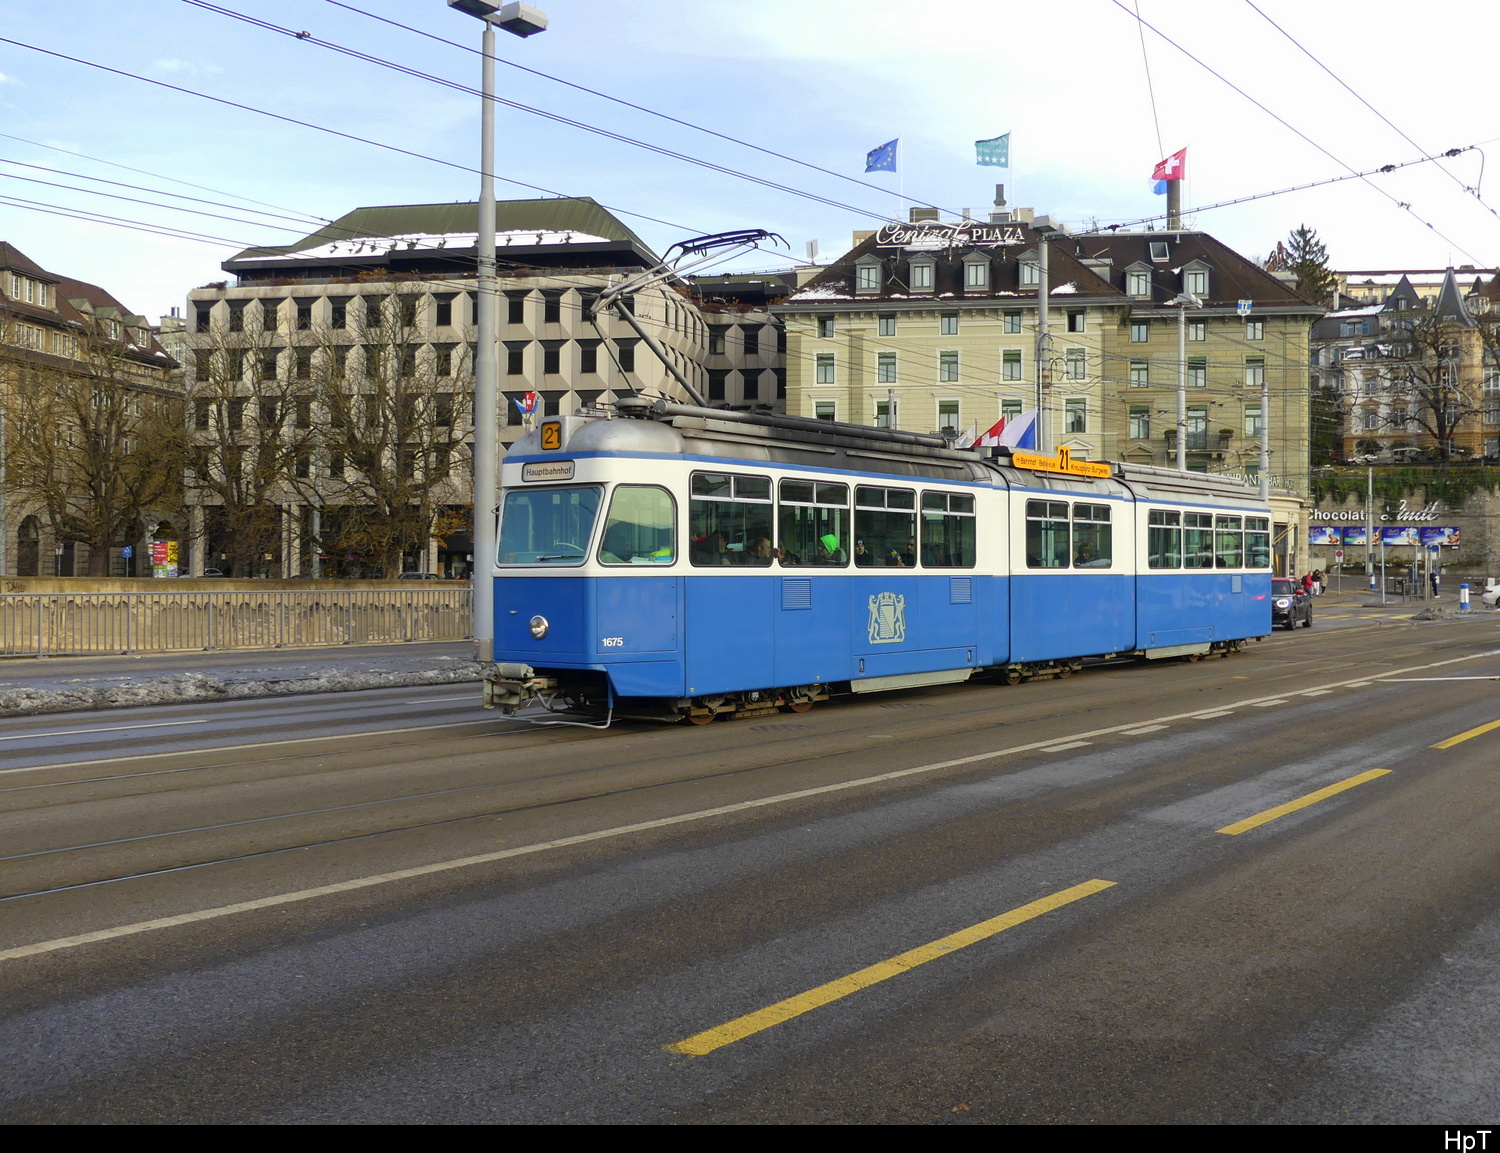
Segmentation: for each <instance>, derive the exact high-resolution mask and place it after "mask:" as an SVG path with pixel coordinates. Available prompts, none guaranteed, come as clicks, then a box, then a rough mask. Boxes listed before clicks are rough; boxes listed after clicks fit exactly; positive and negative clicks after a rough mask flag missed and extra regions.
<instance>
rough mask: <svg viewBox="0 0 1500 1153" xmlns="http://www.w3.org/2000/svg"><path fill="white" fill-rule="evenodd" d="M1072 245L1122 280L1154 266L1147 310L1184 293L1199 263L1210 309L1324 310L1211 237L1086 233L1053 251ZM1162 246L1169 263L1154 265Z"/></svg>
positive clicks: (1205, 300) (1204, 235) (1157, 261)
mask: <svg viewBox="0 0 1500 1153" xmlns="http://www.w3.org/2000/svg"><path fill="white" fill-rule="evenodd" d="M1070 240H1071V241H1074V242H1076V244H1077V246H1078V249H1079V252H1080V254H1081V255H1082V256H1083V257H1084V258H1094V259H1098V258H1104V259H1108V260H1110V261H1112V262H1113V266H1114V269H1115V270H1116V271H1115V276H1116V277H1117V278H1119V277H1121V275H1122V272H1123V270H1124V269H1125V268H1126V267H1127V266H1129V265H1133V264H1147V265H1149V266H1150V267H1151V268H1152V269H1153V274H1152V278H1151V297H1152V300H1151V303H1149V304H1146V307H1161V306H1162V305H1165V304H1166V303H1167V302H1168V301H1170V300H1171V299H1172V298H1173V297H1174V296H1176V295H1177V294H1178V292H1180V291H1181V288H1180V287H1179V286H1180V283H1181V281H1180V276H1179V274H1180V273H1181V272H1182V270H1183V269H1184V268H1186V267H1187V266H1188V265H1189V264H1191V263H1192V262H1193V261H1195V260H1197V261H1202V262H1203V263H1204V264H1206V265H1208V268H1209V273H1210V275H1209V278H1208V295H1207V296H1206V297H1204V300H1203V303H1204V304H1205V305H1206V306H1207V307H1209V308H1230V307H1234V306H1236V305H1237V304H1238V303H1239V302H1240V301H1241V300H1249V301H1252V302H1253V303H1254V305H1256V306H1258V307H1260V308H1263V309H1264V308H1278V309H1296V310H1299V311H1306V312H1322V311H1323V306H1322V305H1319V304H1315V303H1314V302H1312V301H1310V300H1308V299H1307V298H1306V297H1303V296H1301V295H1299V294H1298V293H1297V290H1296V289H1295V288H1293V287H1292V286H1291V285H1290V284H1287V283H1286V282H1285V281H1283V280H1281V279H1280V278H1279V277H1277V276H1275V275H1273V274H1272V273H1269V272H1267V271H1266V270H1265V269H1263V268H1261V267H1260V266H1259V265H1257V264H1256V263H1255V262H1254V261H1253V260H1250V259H1249V258H1247V257H1244V256H1241V255H1240V254H1239V253H1238V252H1236V251H1235V250H1234V249H1232V248H1230V247H1229V246H1228V245H1227V244H1225V243H1224V242H1223V241H1221V240H1218V239H1217V238H1215V237H1213V236H1211V235H1209V234H1208V233H1207V232H1087V233H1082V234H1080V235H1078V236H1073V237H1067V238H1064V240H1062V241H1061V242H1059V244H1058V245H1054V251H1056V248H1057V247H1059V246H1061V245H1066V244H1067V243H1068V241H1070ZM1162 243H1165V244H1166V245H1167V259H1166V260H1164V261H1161V260H1156V261H1154V260H1152V259H1151V246H1152V245H1153V244H1162ZM1121 283H1122V285H1123V280H1121ZM1141 303H1145V302H1141Z"/></svg>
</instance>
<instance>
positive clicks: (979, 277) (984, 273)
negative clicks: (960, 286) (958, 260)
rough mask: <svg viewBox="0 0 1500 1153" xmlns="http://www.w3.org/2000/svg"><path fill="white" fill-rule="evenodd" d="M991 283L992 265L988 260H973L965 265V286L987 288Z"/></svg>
mask: <svg viewBox="0 0 1500 1153" xmlns="http://www.w3.org/2000/svg"><path fill="white" fill-rule="evenodd" d="M989 283H990V266H989V264H988V263H986V262H982V261H978V260H971V261H969V263H967V264H965V265H964V287H965V288H987V287H988V286H989Z"/></svg>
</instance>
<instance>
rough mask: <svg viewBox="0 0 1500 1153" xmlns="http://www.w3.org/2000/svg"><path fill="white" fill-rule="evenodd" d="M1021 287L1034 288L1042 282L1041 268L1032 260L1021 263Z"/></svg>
mask: <svg viewBox="0 0 1500 1153" xmlns="http://www.w3.org/2000/svg"><path fill="white" fill-rule="evenodd" d="M1020 268H1021V287H1022V288H1035V287H1036V286H1037V285H1038V284H1040V283H1041V282H1042V271H1041V266H1040V265H1038V264H1037V262H1036V261H1034V260H1022V261H1021V265H1020Z"/></svg>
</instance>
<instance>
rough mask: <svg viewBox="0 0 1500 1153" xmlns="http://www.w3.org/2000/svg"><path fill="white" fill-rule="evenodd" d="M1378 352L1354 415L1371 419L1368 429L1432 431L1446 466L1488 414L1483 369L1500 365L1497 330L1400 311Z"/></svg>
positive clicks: (1369, 366) (1425, 312)
mask: <svg viewBox="0 0 1500 1153" xmlns="http://www.w3.org/2000/svg"><path fill="white" fill-rule="evenodd" d="M1375 351H1377V352H1378V353H1379V356H1378V358H1377V359H1376V360H1375V361H1374V363H1373V364H1370V363H1369V362H1367V364H1366V369H1365V373H1364V376H1365V389H1366V398H1367V401H1368V402H1369V403H1368V404H1366V405H1365V406H1363V407H1362V406H1361V405H1360V404H1357V403H1356V404H1354V405H1353V406H1352V407H1351V413H1352V414H1353V415H1354V416H1355V418H1356V419H1361V420H1366V422H1367V423H1366V430H1368V431H1374V430H1375V429H1381V430H1384V431H1387V432H1391V431H1403V430H1418V431H1420V432H1423V433H1426V434H1427V436H1428V437H1430V438H1431V439H1432V441H1433V444H1434V447H1435V449H1436V451H1437V453H1438V455H1439V457H1440V459H1441V460H1442V461H1443V463H1445V464H1446V463H1448V462H1449V461H1450V460H1452V459H1453V457H1454V455H1455V454H1456V451H1458V450H1461V446H1460V444H1459V441H1460V439H1462V437H1463V434H1464V433H1465V432H1467V431H1468V429H1469V427H1470V426H1471V425H1472V424H1473V423H1475V422H1476V418H1478V417H1479V416H1480V415H1481V414H1482V413H1483V411H1484V398H1483V393H1482V388H1481V383H1482V379H1483V374H1484V373H1485V372H1486V371H1487V370H1490V366H1494V365H1496V364H1500V357H1497V351H1500V350H1497V348H1496V338H1495V334H1494V333H1493V331H1492V330H1491V329H1489V328H1488V327H1486V326H1479V325H1472V324H1464V323H1462V322H1460V321H1459V320H1456V319H1453V318H1451V317H1447V316H1441V315H1438V314H1437V313H1436V312H1435V311H1432V310H1423V311H1415V310H1412V311H1402V312H1398V313H1396V314H1395V318H1394V319H1393V320H1392V321H1391V322H1390V327H1389V329H1388V331H1387V333H1386V334H1385V336H1384V339H1383V340H1382V342H1381V343H1379V344H1378V345H1376V346H1375ZM1372 386H1373V388H1374V391H1375V392H1376V393H1378V394H1379V395H1378V397H1377V395H1374V394H1372V391H1371V390H1372ZM1380 400H1383V401H1384V404H1383V406H1382V407H1377V405H1379V402H1380ZM1366 413H1369V414H1372V415H1370V416H1369V417H1368V418H1366V417H1365V414H1366ZM1371 425H1373V428H1372V427H1371ZM1355 431H1356V432H1357V431H1360V430H1358V429H1356V430H1355Z"/></svg>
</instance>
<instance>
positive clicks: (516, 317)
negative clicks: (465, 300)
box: [475, 292, 529, 324]
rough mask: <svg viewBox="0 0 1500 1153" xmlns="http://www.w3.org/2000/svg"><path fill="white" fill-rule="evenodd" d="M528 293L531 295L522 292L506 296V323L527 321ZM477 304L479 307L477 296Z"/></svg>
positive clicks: (523, 322)
mask: <svg viewBox="0 0 1500 1153" xmlns="http://www.w3.org/2000/svg"><path fill="white" fill-rule="evenodd" d="M528 295H529V294H528V293H525V292H522V293H520V294H518V295H516V296H510V295H507V296H506V298H505V323H506V324H525V323H526V297H527V296H528ZM475 306H476V307H478V299H477V298H476V300H475Z"/></svg>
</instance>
